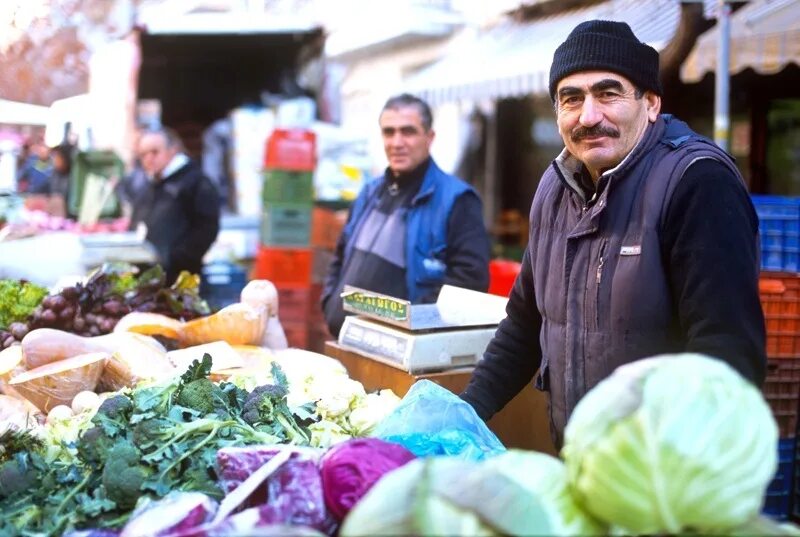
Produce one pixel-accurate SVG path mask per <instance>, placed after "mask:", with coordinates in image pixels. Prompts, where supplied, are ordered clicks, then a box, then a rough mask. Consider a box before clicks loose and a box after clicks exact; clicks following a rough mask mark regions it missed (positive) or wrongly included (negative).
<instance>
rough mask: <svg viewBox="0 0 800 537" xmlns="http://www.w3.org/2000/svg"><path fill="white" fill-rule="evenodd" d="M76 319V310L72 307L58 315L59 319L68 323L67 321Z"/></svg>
mask: <svg viewBox="0 0 800 537" xmlns="http://www.w3.org/2000/svg"><path fill="white" fill-rule="evenodd" d="M73 317H75V308H73V307H72V306H67V307H66V308H64V309H63V310H61V311H60V312H59V313H58V318H59V319H61V320H62V321H66V320H67V319H72V318H73Z"/></svg>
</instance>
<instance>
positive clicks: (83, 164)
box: [67, 150, 125, 218]
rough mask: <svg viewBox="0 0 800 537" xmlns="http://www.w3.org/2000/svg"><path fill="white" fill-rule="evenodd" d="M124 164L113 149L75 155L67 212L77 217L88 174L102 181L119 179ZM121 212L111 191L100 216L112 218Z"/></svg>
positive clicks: (123, 169) (123, 170) (122, 173)
mask: <svg viewBox="0 0 800 537" xmlns="http://www.w3.org/2000/svg"><path fill="white" fill-rule="evenodd" d="M124 174H125V165H124V164H123V162H122V160H121V159H120V158H119V157H118V156H117V154H116V153H114V152H113V151H105V150H104V151H83V152H80V153H78V154H77V155H75V161H74V163H73V165H72V174H71V176H70V184H69V193H68V195H67V214H69V215H70V216H75V217H77V216H78V215H79V214H80V211H81V205H82V204H83V201H84V200H83V198H84V190H85V186H86V181H87V179H88V178H89V176H92V177H99V178H100V179H101V180H104V181H111V180H121V179H122V177H123V175H124ZM120 214H121V207H120V204H119V200H118V199H117V196H116V194H114V193H113V192H112V193H111V195H110V196H109V197H108V199H107V200H106V203H105V204H104V205H103V208H102V209H101V211H100V217H107V218H113V217H117V216H119V215H120Z"/></svg>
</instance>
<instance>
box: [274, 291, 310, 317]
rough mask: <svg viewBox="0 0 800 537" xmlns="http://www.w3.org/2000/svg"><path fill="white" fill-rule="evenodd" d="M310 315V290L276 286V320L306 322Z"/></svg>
mask: <svg viewBox="0 0 800 537" xmlns="http://www.w3.org/2000/svg"><path fill="white" fill-rule="evenodd" d="M310 315H311V288H310V287H301V286H295V285H292V286H286V285H282V286H278V318H279V319H280V320H281V322H283V321H302V322H307V321H308V318H309V316H310Z"/></svg>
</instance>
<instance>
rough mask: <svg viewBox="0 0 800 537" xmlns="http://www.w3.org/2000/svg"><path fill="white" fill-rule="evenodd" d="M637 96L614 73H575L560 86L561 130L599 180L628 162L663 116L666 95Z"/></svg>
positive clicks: (628, 83) (558, 111) (571, 149)
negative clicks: (662, 102) (623, 162)
mask: <svg viewBox="0 0 800 537" xmlns="http://www.w3.org/2000/svg"><path fill="white" fill-rule="evenodd" d="M635 93H636V89H635V87H634V85H633V83H632V82H631V81H630V80H628V79H627V78H625V77H624V76H622V75H619V74H617V73H612V72H609V71H584V72H580V73H575V74H572V75H570V76H567V77H565V78H563V79H562V80H561V81H560V82H559V83H558V86H557V88H556V118H557V122H558V131H559V133H560V134H561V138H562V139H563V140H564V144H565V145H566V147H567V150H568V151H569V152H570V153H571V154H572V155H573V156H574V157H575V158H577V159H578V160H580V161H581V162H583V164H584V165H585V166H586V168H587V169H588V170H589V173H590V174H591V175H592V177H593V178H594V179H597V178H598V177H599V176H600V174H601V173H603V171H605V170H608V169H610V168H613V167H615V166H616V165H618V164H619V163H620V162H622V159H624V158H625V157H626V156H627V155H628V153H630V152H631V150H632V149H633V148H634V147H635V146H636V144H637V143H638V142H639V140H640V139H641V138H642V135H643V134H644V131H645V129H646V128H647V125H648V123H650V122H654V121H655V120H656V118H657V117H658V113H659V112H660V110H661V97H659V96H658V95H656V94H655V93H653V92H651V91H647V92H645V94H644V95H643V96H642V97H641V98H639V99H637V98H636V95H635Z"/></svg>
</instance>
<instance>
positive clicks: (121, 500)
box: [102, 442, 150, 509]
mask: <svg viewBox="0 0 800 537" xmlns="http://www.w3.org/2000/svg"><path fill="white" fill-rule="evenodd" d="M139 458H140V454H139V450H137V449H136V447H135V446H134V445H133V444H130V443H128V442H119V443H117V444H116V445H114V447H112V448H111V450H110V451H109V452H108V461H107V462H106V465H105V467H104V468H103V475H102V481H103V486H104V487H105V489H106V496H107V497H108V498H109V499H110V500H111V501H113V502H114V503H116V504H117V507H119V508H121V509H131V508H133V507H134V506H135V505H136V502H137V501H138V500H139V497H140V496H141V495H142V485H143V484H144V482H145V479H147V477H148V475H149V474H150V469H148V468H146V467H144V466H142V465H141V464H140V463H139Z"/></svg>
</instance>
